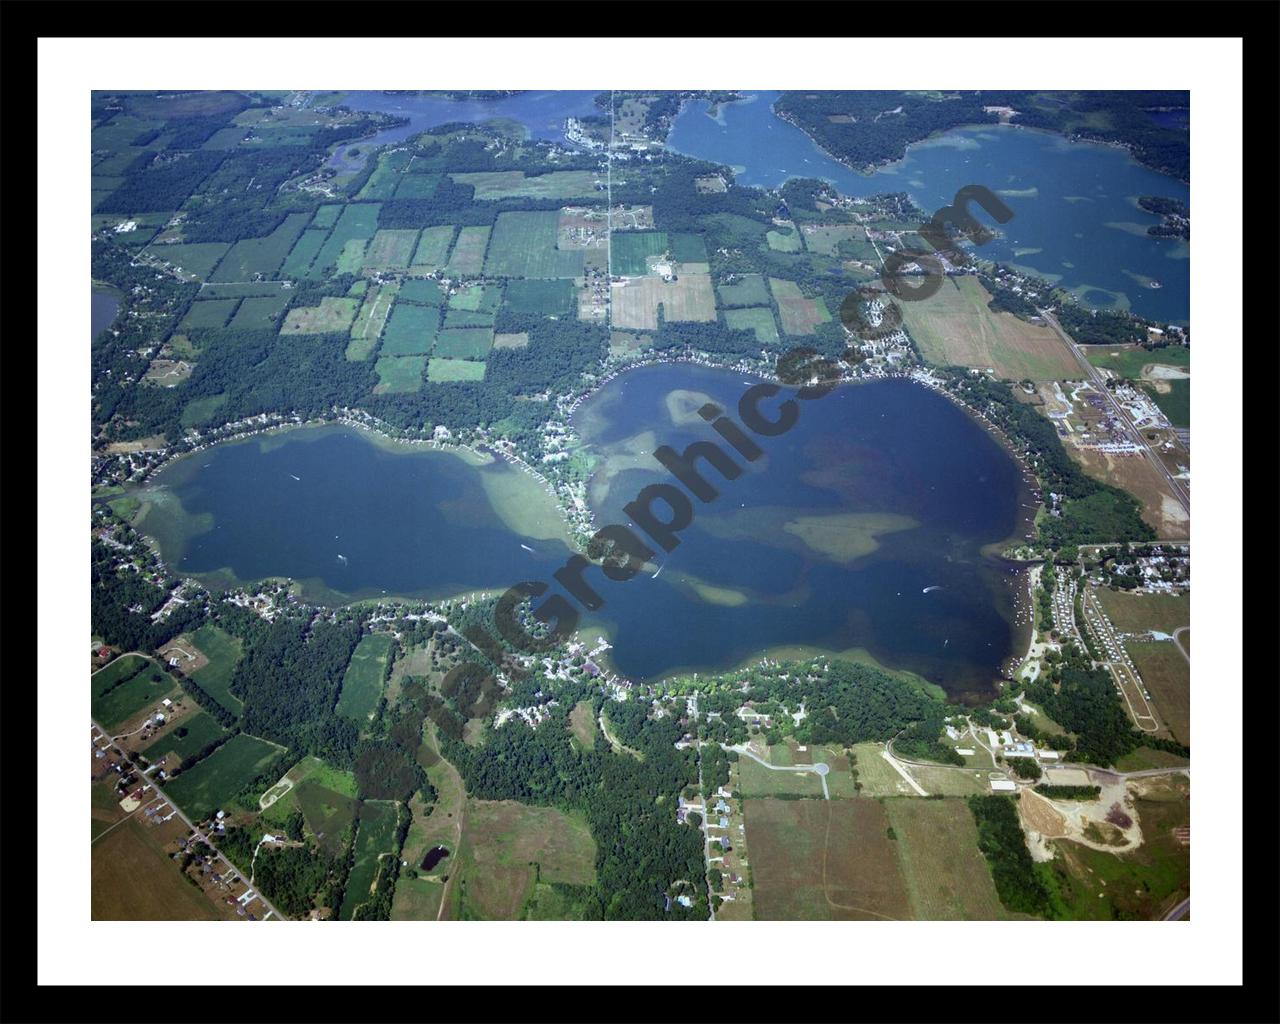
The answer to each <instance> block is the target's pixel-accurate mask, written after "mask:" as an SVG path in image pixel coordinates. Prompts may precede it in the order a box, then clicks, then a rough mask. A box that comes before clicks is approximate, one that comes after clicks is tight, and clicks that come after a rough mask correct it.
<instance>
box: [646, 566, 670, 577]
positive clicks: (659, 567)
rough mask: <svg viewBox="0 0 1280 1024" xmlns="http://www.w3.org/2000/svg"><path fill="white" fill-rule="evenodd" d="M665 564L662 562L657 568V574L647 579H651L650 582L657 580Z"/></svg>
mask: <svg viewBox="0 0 1280 1024" xmlns="http://www.w3.org/2000/svg"><path fill="white" fill-rule="evenodd" d="M666 564H667V563H666V562H663V563H662V565H660V566H658V571H657V572H655V573H654V574H653V575H652V576H650V577H649V579H651V580H656V579H657V578H658V573H659V572H662V570H663V568H664V567H665V566H666Z"/></svg>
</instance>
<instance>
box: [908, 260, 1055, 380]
mask: <svg viewBox="0 0 1280 1024" xmlns="http://www.w3.org/2000/svg"><path fill="white" fill-rule="evenodd" d="M990 301H991V295H990V293H989V292H988V291H987V290H986V289H985V288H984V287H982V282H981V281H979V280H978V279H977V278H976V277H973V276H972V275H964V276H962V277H948V278H947V279H946V280H945V281H943V283H942V287H940V288H939V289H938V291H937V292H936V293H935V294H933V295H931V296H929V298H928V299H926V300H924V301H921V302H903V303H899V307H900V308H901V310H902V316H903V321H904V323H905V324H906V328H907V332H908V333H909V334H910V335H911V337H912V338H913V339H915V342H916V344H918V345H919V346H920V352H921V355H923V356H924V358H925V361H926V362H930V363H933V364H934V365H940V366H968V367H973V368H977V369H988V368H990V369H993V370H995V372H996V374H997V375H998V376H1000V377H1004V378H1006V379H1008V380H1024V379H1026V380H1070V379H1072V377H1073V376H1074V377H1078V376H1079V375H1080V366H1079V364H1078V363H1077V362H1076V360H1075V357H1074V356H1073V355H1072V354H1071V351H1070V349H1068V348H1067V346H1066V345H1065V344H1064V343H1063V342H1062V340H1061V339H1060V338H1059V337H1058V336H1057V334H1055V333H1054V332H1053V331H1052V330H1051V329H1050V328H1049V327H1046V326H1045V325H1043V324H1029V323H1027V322H1026V321H1025V320H1019V319H1018V318H1017V317H1016V316H1014V315H1013V314H1012V313H997V312H995V311H993V310H991V309H989V308H988V307H987V303H989V302H990Z"/></svg>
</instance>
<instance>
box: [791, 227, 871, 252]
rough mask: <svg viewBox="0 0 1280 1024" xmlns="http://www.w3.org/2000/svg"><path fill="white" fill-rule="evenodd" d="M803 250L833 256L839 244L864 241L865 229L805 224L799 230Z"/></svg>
mask: <svg viewBox="0 0 1280 1024" xmlns="http://www.w3.org/2000/svg"><path fill="white" fill-rule="evenodd" d="M800 233H801V236H802V237H803V238H804V245H805V248H806V249H808V250H809V251H810V252H816V253H818V254H819V255H820V256H834V255H835V254H836V246H838V245H839V244H840V243H841V242H845V241H849V240H853V241H864V240H865V239H866V237H867V232H866V229H865V228H863V227H862V225H861V224H805V225H802V226H801V228H800Z"/></svg>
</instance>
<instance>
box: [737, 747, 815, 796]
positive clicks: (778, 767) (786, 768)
mask: <svg viewBox="0 0 1280 1024" xmlns="http://www.w3.org/2000/svg"><path fill="white" fill-rule="evenodd" d="M725 749H726V750H733V751H736V752H737V753H739V754H746V755H747V757H749V758H751V760H753V761H755V762H756V763H757V764H762V765H764V766H765V767H766V768H768V769H770V770H771V771H775V772H813V773H814V774H816V775H817V776H818V779H819V781H821V783H822V795H823V796H824V797H825V798H826V799H828V800H830V799H831V793H830V792H828V790H827V772H829V771H831V766H830V765H828V764H825V763H824V762H821V761H820V762H818V763H817V764H785V765H784V764H770V763H769V762H768V761H765V760H764V759H762V758H760V757H757V756H756V755H755V754H753V753H752V752H751V751H750V750H748V749H747V748H746V747H745V746H737V747H728V746H726V747H725Z"/></svg>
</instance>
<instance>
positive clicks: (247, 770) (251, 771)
mask: <svg viewBox="0 0 1280 1024" xmlns="http://www.w3.org/2000/svg"><path fill="white" fill-rule="evenodd" d="M283 749H284V748H283V747H280V746H277V745H276V744H274V743H268V742H267V741H266V740H261V739H258V737H256V736H250V735H249V734H248V733H239V734H238V735H235V736H232V737H231V739H229V740H227V742H226V743H224V744H223V745H222V746H220V747H219V748H218V749H217V750H215V751H214V752H213V753H212V754H210V755H209V756H208V757H206V758H205V759H204V760H203V761H200V762H198V763H197V764H195V765H194V766H193V767H191V768H188V769H187V770H186V771H185V772H182V773H181V774H180V775H178V776H177V777H175V778H174V780H173V781H172V782H170V783H169V784H168V785H167V786H165V790H164V791H165V795H166V796H168V797H169V799H171V800H173V801H174V803H176V804H177V805H178V806H179V807H181V808H182V809H183V811H185V812H186V814H187V816H188V817H191V818H194V819H196V820H199V819H201V818H205V817H208V816H209V815H210V814H212V813H213V812H214V811H216V810H218V809H219V808H221V806H222V805H223V804H224V803H226V802H227V801H229V800H230V799H231V798H232V797H233V796H235V795H236V794H237V793H239V792H240V790H242V789H243V788H244V787H245V786H246V785H248V783H249V782H251V781H252V780H253V778H254V777H255V776H256V775H258V773H259V772H261V771H262V770H263V769H264V768H266V767H267V765H268V764H270V763H271V761H272V760H273V759H274V758H275V757H276V756H277V755H278V754H279V753H280V751H282V750H283Z"/></svg>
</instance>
